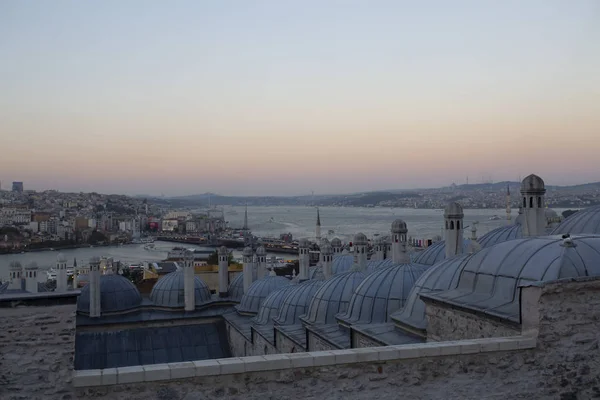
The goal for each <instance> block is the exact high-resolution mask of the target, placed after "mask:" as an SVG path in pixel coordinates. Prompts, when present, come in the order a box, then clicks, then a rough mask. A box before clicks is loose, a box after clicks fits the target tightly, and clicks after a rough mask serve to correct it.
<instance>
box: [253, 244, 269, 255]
mask: <svg viewBox="0 0 600 400" xmlns="http://www.w3.org/2000/svg"><path fill="white" fill-rule="evenodd" d="M256 255H257V256H266V255H267V252H266V250H265V248H264V247H262V246H260V247H259V248H258V249H256Z"/></svg>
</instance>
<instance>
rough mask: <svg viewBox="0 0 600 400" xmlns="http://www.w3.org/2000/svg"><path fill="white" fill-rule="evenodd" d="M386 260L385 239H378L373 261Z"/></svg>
mask: <svg viewBox="0 0 600 400" xmlns="http://www.w3.org/2000/svg"><path fill="white" fill-rule="evenodd" d="M384 259H385V241H384V239H383V238H381V237H380V238H379V239H377V241H376V242H375V254H374V255H373V260H377V261H383V260H384Z"/></svg>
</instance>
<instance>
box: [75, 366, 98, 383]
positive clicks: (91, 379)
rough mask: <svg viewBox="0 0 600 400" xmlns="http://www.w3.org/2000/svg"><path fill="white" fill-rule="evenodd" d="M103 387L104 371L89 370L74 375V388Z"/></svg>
mask: <svg viewBox="0 0 600 400" xmlns="http://www.w3.org/2000/svg"><path fill="white" fill-rule="evenodd" d="M100 385H102V370H101V369H87V370H84V371H75V372H74V373H73V386H75V387H85V386H100Z"/></svg>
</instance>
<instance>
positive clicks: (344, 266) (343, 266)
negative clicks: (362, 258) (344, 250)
mask: <svg viewBox="0 0 600 400" xmlns="http://www.w3.org/2000/svg"><path fill="white" fill-rule="evenodd" d="M353 265H354V255H353V254H338V255H335V256H333V261H332V262H331V273H332V274H333V275H338V274H343V273H344V272H348V271H350V270H351V269H352V266H353Z"/></svg>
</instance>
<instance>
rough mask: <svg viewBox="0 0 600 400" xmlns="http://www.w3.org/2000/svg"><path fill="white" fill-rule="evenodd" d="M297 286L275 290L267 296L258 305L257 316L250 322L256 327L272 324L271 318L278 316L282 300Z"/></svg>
mask: <svg viewBox="0 0 600 400" xmlns="http://www.w3.org/2000/svg"><path fill="white" fill-rule="evenodd" d="M296 287H297V285H291V284H290V285H287V286H283V287H282V288H280V289H277V290H275V291H273V292H271V294H269V295H268V296H267V297H266V298H265V299H264V300H263V302H262V304H261V305H260V308H259V309H258V314H256V317H254V318H252V322H254V323H255V324H258V325H266V324H269V323H271V322H272V320H273V318H275V317H276V316H277V314H279V307H281V303H282V302H283V299H285V297H286V296H287V295H288V293H289V292H290V291H292V290H293V289H294V288H296Z"/></svg>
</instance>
